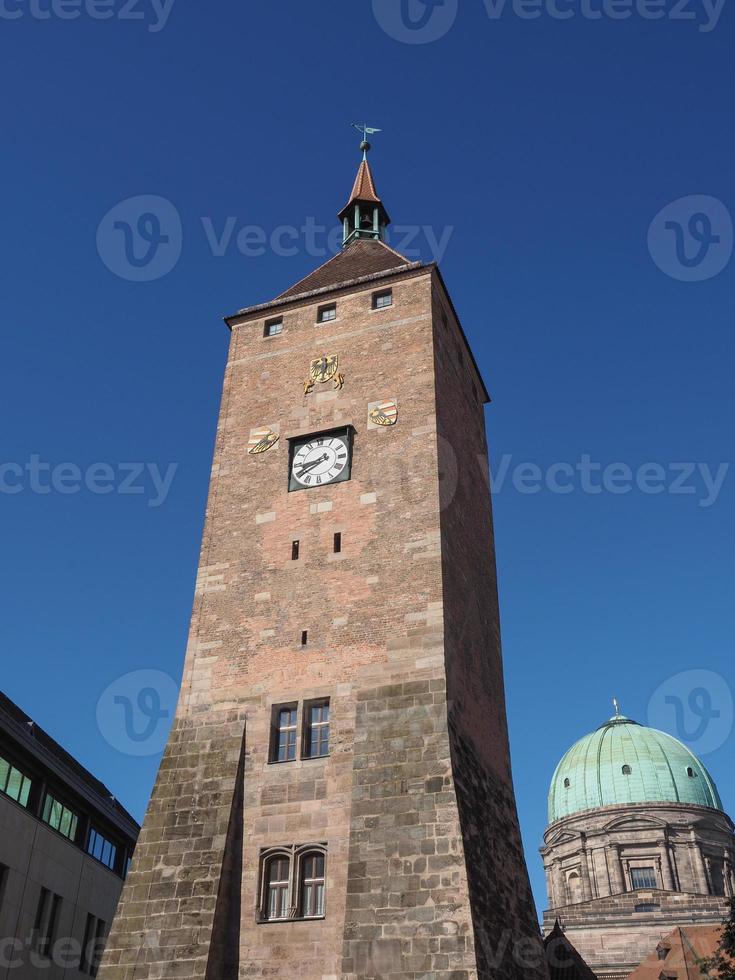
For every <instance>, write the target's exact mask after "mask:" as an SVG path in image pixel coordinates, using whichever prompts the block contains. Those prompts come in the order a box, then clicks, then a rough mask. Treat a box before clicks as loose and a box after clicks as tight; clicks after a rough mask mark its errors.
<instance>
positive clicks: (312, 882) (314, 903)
mask: <svg viewBox="0 0 735 980" xmlns="http://www.w3.org/2000/svg"><path fill="white" fill-rule="evenodd" d="M324 865H325V860H324V854H323V852H319V851H316V852H312V853H309V854H304V855H303V857H302V858H301V907H300V909H299V911H300V912H301V915H302V917H303V918H304V919H314V918H319V917H320V916H323V915H324V890H325V888H326V878H325V877H324Z"/></svg>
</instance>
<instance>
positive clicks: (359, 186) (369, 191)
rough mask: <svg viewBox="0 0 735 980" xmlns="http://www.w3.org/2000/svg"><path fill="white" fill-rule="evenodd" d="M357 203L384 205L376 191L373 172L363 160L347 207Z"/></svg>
mask: <svg viewBox="0 0 735 980" xmlns="http://www.w3.org/2000/svg"><path fill="white" fill-rule="evenodd" d="M355 201H368V202H369V203H371V204H382V201H381V200H380V198H379V197H378V192H377V191H376V190H375V181H374V180H373V172H372V170H371V169H370V164H369V163H368V162H367V160H363V161H362V163H361V164H360V166H359V169H358V171H357V177H355V184H354V187H353V188H352V193H351V194H350V199H349V201H348V202H347V204H346V205H345V207H349V206H350V204H354V203H355Z"/></svg>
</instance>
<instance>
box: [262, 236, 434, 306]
mask: <svg viewBox="0 0 735 980" xmlns="http://www.w3.org/2000/svg"><path fill="white" fill-rule="evenodd" d="M415 265H416V263H414V262H412V261H411V260H410V259H407V258H406V257H405V256H403V255H399V254H398V252H394V251H393V249H392V248H389V247H388V246H387V245H386V244H385V242H380V241H377V240H375V239H371V238H358V239H356V240H355V241H353V242H352V243H351V244H350V245H348V246H347V248H346V249H344V250H343V251H342V252H338V253H337V255H335V256H334V257H333V258H331V259H329V260H328V261H327V262H325V263H324V264H323V265H320V266H319V268H318V269H315V270H314V271H313V272H312V273H310V274H309V275H308V276H306V278H305V279H301V280H300V281H299V282H297V283H296V284H295V285H293V286H291V288H290V289H287V290H286V292H285V293H281V294H280V296H278V297H276V298H277V299H291V297H293V296H299V295H300V294H301V293H310V292H313V291H314V290H315V289H324V288H326V287H329V286H339V285H342V284H343V283H348V282H351V281H352V280H353V279H360V278H362V277H363V276H371V275H374V274H375V273H376V272H387V271H388V270H390V269H395V270H396V271H397V270H398V269H401V268H404V267H405V268H410V267H413V266H415Z"/></svg>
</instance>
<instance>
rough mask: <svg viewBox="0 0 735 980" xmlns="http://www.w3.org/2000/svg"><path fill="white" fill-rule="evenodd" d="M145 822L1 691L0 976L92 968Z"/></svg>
mask: <svg viewBox="0 0 735 980" xmlns="http://www.w3.org/2000/svg"><path fill="white" fill-rule="evenodd" d="M138 831H139V827H138V825H137V824H136V822H135V821H134V820H133V818H132V817H131V816H130V814H128V813H127V812H126V811H125V810H124V809H123V808H122V807H121V806H120V804H119V803H117V802H116V801H115V800H114V799H113V797H112V796H111V794H110V792H109V790H108V789H107V788H106V787H105V786H103V785H102V783H100V782H99V781H98V780H97V779H95V778H94V776H92V775H91V773H89V772H87V770H86V769H84V768H83V767H82V766H81V765H79V763H78V762H76V760H74V759H73V758H72V757H71V756H70V755H69V754H68V753H67V752H65V751H64V749H62V748H61V746H60V745H58V743H56V742H55V741H54V740H53V739H52V738H51V737H50V736H49V735H48V734H47V733H46V732H44V731H43V730H42V729H41V728H39V727H38V726H37V725H36V724H34V722H33V721H32V720H31V719H30V718H29V717H28V715H26V714H25V713H24V712H23V711H21V709H20V708H18V707H17V705H15V704H14V703H13V702H12V701H10V699H9V698H7V697H5V695H3V694H0V943H1V944H2V946H1V948H0V977H2V978H3V980H10V978H13V980H16V978H17V980H36V978H40V977H45V978H48V980H61V978H64V980H74V978H79V980H81V978H82V977H85V976H86V977H90V976H92V977H93V976H95V975H96V973H97V968H98V964H99V957H100V954H101V951H102V947H103V946H104V942H105V939H106V936H107V933H108V930H109V927H110V923H111V922H112V919H113V916H114V913H115V909H116V907H117V903H118V899H119V897H120V891H121V889H122V885H123V879H124V876H125V874H126V871H127V867H128V864H129V861H130V858H131V856H132V853H133V849H134V847H135V842H136V840H137V836H138Z"/></svg>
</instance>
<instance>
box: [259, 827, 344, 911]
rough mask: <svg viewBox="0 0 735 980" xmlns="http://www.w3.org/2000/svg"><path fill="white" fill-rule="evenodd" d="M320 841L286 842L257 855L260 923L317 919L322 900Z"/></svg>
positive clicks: (323, 851) (324, 853)
mask: <svg viewBox="0 0 735 980" xmlns="http://www.w3.org/2000/svg"><path fill="white" fill-rule="evenodd" d="M326 860H327V851H326V846H325V845H324V844H304V845H302V846H297V845H290V846H287V847H278V848H272V849H271V850H270V851H266V852H264V853H262V854H261V875H260V886H259V895H260V903H259V904H260V910H259V914H258V918H259V920H260V921H261V922H278V921H283V920H284V919H290V920H292V919H317V918H321V917H322V916H323V915H324V910H325V902H326V875H325V868H326Z"/></svg>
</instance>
